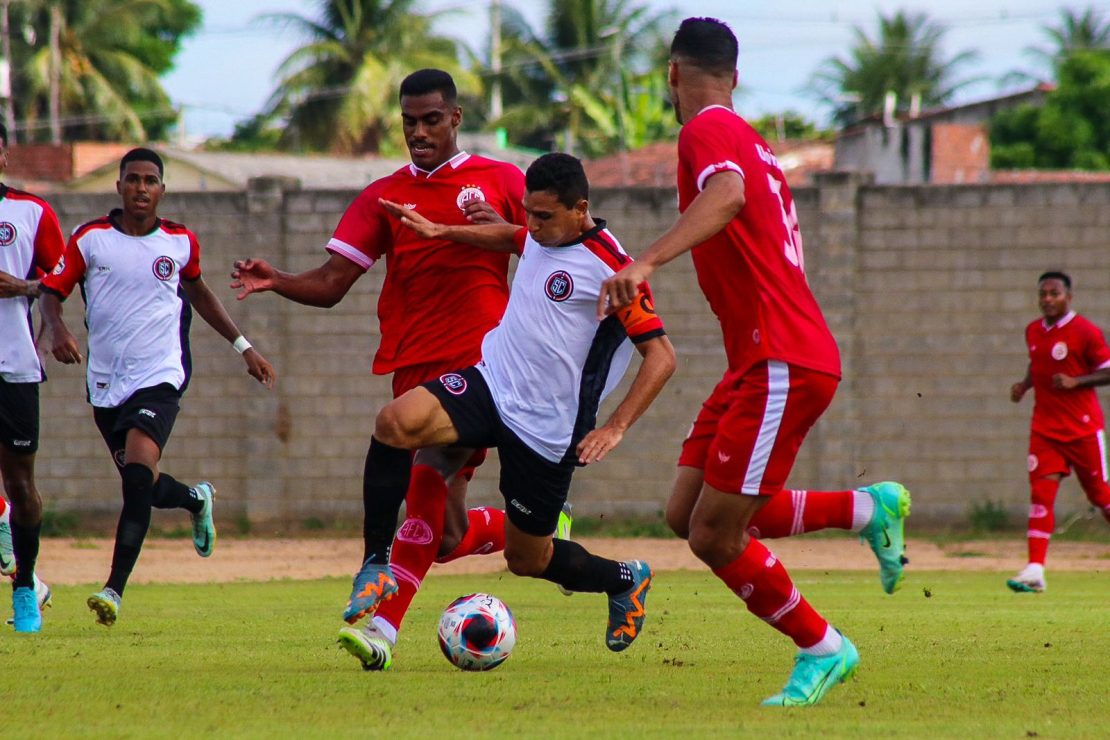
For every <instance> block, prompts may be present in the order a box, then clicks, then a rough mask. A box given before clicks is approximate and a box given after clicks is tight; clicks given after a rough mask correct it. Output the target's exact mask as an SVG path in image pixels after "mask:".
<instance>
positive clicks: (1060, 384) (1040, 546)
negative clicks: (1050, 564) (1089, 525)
mask: <svg viewBox="0 0 1110 740" xmlns="http://www.w3.org/2000/svg"><path fill="white" fill-rule="evenodd" d="M1037 295H1038V300H1039V302H1040V306H1041V314H1042V318H1040V319H1036V320H1034V321H1033V322H1031V323H1030V324H1029V326H1027V327H1025V344H1026V346H1027V347H1028V348H1029V369H1028V370H1027V371H1026V373H1025V377H1024V378H1022V379H1021V380H1020V381H1018V382H1017V383H1014V384H1013V386H1011V387H1010V400H1011V401H1013V402H1014V403H1018V402H1019V401H1021V399H1022V398H1023V397H1024V396H1025V394H1026V392H1028V391H1029V390H1030V389H1032V390H1033V392H1034V396H1035V402H1034V404H1033V421H1032V424H1031V429H1030V431H1029V487H1030V490H1031V499H1032V500H1031V502H1030V505H1029V528H1028V531H1027V532H1026V539H1027V540H1028V546H1029V564H1028V565H1026V566H1025V568H1023V569H1022V571H1021V572H1020V573H1018V574H1017V575H1016V576H1014V577H1013V578H1011V579H1009V580H1008V581H1006V585H1007V586H1009V587H1010V589H1011V590H1013V591H1016V592H1018V593H1022V592H1034V593H1039V592H1041V591H1044V590H1045V577H1044V563H1045V558H1046V556H1047V555H1048V541H1049V539H1050V538H1051V537H1052V530H1053V529H1054V528H1055V526H1056V521H1055V515H1054V513H1053V508H1054V507H1055V505H1056V494H1057V492H1058V491H1059V489H1060V479H1061V478H1063V477H1064V476H1066V475H1070V474H1071V471H1072V470H1074V471H1075V477H1076V478H1077V479H1078V480H1079V485H1080V487H1081V488H1082V489H1083V493H1085V494H1087V500H1088V501H1090V502H1091V505H1092V506H1094V507H1096V508H1098V510H1099V511H1101V512H1102V515H1103V516H1104V517H1106V520H1107V521H1110V486H1108V485H1107V483H1106V479H1107V471H1106V432H1105V430H1104V428H1103V427H1104V422H1103V418H1102V407H1101V406H1099V403H1098V396H1097V394H1096V393H1095V390H1094V388H1095V386H1100V385H1110V348H1107V346H1106V339H1105V338H1104V337H1103V336H1102V331H1101V330H1100V329H1099V328H1098V327H1097V326H1095V325H1094V324H1093V323H1091V322H1090V321H1088V320H1087V319H1085V318H1084V317H1082V316H1080V315H1079V314H1077V313H1076V312H1075V311H1073V310H1071V299H1072V293H1071V278H1070V277H1069V276H1068V275H1066V274H1065V273H1063V272H1046V273H1044V274H1043V275H1041V276H1040V277H1039V278H1037Z"/></svg>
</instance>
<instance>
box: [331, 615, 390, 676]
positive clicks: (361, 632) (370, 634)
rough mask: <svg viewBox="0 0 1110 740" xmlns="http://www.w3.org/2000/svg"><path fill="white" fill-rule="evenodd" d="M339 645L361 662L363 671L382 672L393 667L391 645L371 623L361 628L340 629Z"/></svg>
mask: <svg viewBox="0 0 1110 740" xmlns="http://www.w3.org/2000/svg"><path fill="white" fill-rule="evenodd" d="M339 644H340V645H342V646H343V649H344V650H346V651H347V652H348V653H350V654H351V655H353V656H355V657H356V658H358V659H359V660H360V661H361V662H362V670H364V671H384V670H386V669H387V668H389V666H391V665H393V643H391V642H390V641H389V640H388V639H387V638H386V636H385V635H383V634H382V633H381V630H379V629H378V628H377V626H376V625H375V624H374V623H373V622H372V621H371V622H368V623H367V624H366V625H365V626H363V627H340V628H339Z"/></svg>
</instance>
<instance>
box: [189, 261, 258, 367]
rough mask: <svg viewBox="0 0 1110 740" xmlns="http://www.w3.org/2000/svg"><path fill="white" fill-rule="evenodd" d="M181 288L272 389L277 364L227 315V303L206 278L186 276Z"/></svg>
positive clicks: (197, 310) (210, 323)
mask: <svg viewBox="0 0 1110 740" xmlns="http://www.w3.org/2000/svg"><path fill="white" fill-rule="evenodd" d="M181 289H182V290H183V291H184V292H185V296H186V297H187V298H188V299H189V303H190V304H192V306H193V308H194V309H195V310H196V312H197V313H198V314H200V317H201V318H202V319H204V320H205V322H207V324H208V325H209V326H211V327H212V328H213V329H215V330H216V333H218V334H219V335H220V336H221V337H223V338H224V339H226V340H227V341H228V342H229V343H230V344H231V345H232V346H233V347H235V350H236V351H237V352H239V353H240V354H242V355H243V362H245V363H246V365H247V372H248V373H249V374H250V376H251V377H252V378H254V379H255V380H257V381H258V382H259V383H261V384H262V385H264V386H266V387H267V388H273V387H274V380H275V379H276V378H277V374H276V373H275V372H274V366H273V365H271V364H270V363H269V361H267V360H266V358H265V357H263V356H262V355H261V354H260V353H259V352H258V350H256V349H254V348H253V347H252V346H251V344H250V342H248V341H247V340H246V338H245V337H244V336H243V335H242V334H241V333H240V332H239V328H238V327H237V326H235V322H234V321H232V320H231V317H230V316H228V314H227V309H225V308H224V304H223V303H221V302H220V299H219V298H217V297H216V294H215V293H213V292H212V290H211V289H210V288H209V287H208V284H207V283H205V282H204V278H202V277H200V276H197V278H196V279H194V280H189V279H183V280H182V281H181Z"/></svg>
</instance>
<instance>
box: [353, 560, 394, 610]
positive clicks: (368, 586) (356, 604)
mask: <svg viewBox="0 0 1110 740" xmlns="http://www.w3.org/2000/svg"><path fill="white" fill-rule="evenodd" d="M395 593H397V580H396V579H395V578H394V577H393V571H392V570H391V569H390V567H389V564H388V563H386V564H382V563H371V562H370V561H369V560H367V561H366V562H365V563H363V564H362V569H361V570H359V572H358V573H356V574H355V580H354V583H353V584H352V586H351V599H350V601H348V602H347V608H346V609H344V610H343V620H344V621H345V622H347V623H348V624H354V623H355V622H357V621H358V620H360V619H362V618H363V617H365V616H367V615H369V614H373V613H374V612H375V611H377V609H378V607H379V606H381V604H382V602H385V601H389V600H390V599H392V598H393V595H394V594H395Z"/></svg>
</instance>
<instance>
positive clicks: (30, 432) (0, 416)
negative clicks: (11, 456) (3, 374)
mask: <svg viewBox="0 0 1110 740" xmlns="http://www.w3.org/2000/svg"><path fill="white" fill-rule="evenodd" d="M0 444H2V445H4V446H5V447H7V448H8V449H9V450H11V451H12V452H15V453H18V454H20V455H33V454H35V452H37V451H38V449H39V384H38V383H9V382H8V381H6V380H4V379H3V378H0Z"/></svg>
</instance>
